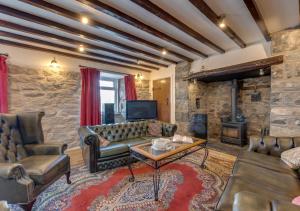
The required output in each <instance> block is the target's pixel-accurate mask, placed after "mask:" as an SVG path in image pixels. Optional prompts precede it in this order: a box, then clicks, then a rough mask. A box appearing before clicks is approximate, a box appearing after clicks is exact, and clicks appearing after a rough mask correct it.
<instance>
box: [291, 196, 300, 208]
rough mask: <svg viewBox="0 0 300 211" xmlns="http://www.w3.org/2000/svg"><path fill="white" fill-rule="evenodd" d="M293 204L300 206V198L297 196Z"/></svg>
mask: <svg viewBox="0 0 300 211" xmlns="http://www.w3.org/2000/svg"><path fill="white" fill-rule="evenodd" d="M292 203H293V204H295V205H298V206H300V196H297V197H296V198H294V199H293V201H292Z"/></svg>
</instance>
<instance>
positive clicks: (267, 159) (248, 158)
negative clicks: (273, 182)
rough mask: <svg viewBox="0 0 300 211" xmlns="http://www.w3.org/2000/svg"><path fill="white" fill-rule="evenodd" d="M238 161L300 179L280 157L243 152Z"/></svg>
mask: <svg viewBox="0 0 300 211" xmlns="http://www.w3.org/2000/svg"><path fill="white" fill-rule="evenodd" d="M238 160H240V161H243V162H246V163H250V164H253V165H257V166H260V167H263V168H267V169H270V170H273V171H277V172H282V173H286V174H290V175H293V176H295V177H298V175H297V173H296V172H295V171H293V170H292V169H290V168H289V167H288V165H286V164H285V163H284V162H283V161H282V160H281V159H280V158H279V157H274V156H266V155H264V154H260V153H256V152H248V151H241V152H240V153H239V156H238Z"/></svg>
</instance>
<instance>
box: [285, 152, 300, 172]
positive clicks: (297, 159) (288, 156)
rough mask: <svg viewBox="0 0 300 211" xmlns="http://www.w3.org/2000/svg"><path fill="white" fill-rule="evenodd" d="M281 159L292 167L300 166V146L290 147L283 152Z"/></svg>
mask: <svg viewBox="0 0 300 211" xmlns="http://www.w3.org/2000/svg"><path fill="white" fill-rule="evenodd" d="M281 160H282V161H283V162H285V163H286V164H287V165H288V166H290V167H291V168H292V169H298V168H300V147H296V148H293V149H289V150H286V151H284V152H283V153H281Z"/></svg>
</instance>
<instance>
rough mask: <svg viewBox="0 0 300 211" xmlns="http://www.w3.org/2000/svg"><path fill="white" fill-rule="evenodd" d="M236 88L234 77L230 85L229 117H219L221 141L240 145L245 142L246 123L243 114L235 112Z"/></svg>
mask: <svg viewBox="0 0 300 211" xmlns="http://www.w3.org/2000/svg"><path fill="white" fill-rule="evenodd" d="M238 90H239V88H238V83H237V79H234V80H233V81H232V87H231V117H228V118H222V119H221V121H222V124H221V125H222V127H221V142H223V143H230V144H235V145H239V146H241V147H242V146H244V145H245V144H247V138H246V137H247V135H246V133H247V123H246V119H245V118H244V116H243V114H242V113H238V112H237V93H238Z"/></svg>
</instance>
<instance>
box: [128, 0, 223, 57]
mask: <svg viewBox="0 0 300 211" xmlns="http://www.w3.org/2000/svg"><path fill="white" fill-rule="evenodd" d="M131 1H132V2H133V3H135V4H137V5H139V6H140V7H142V8H144V9H145V10H147V11H148V12H150V13H152V14H154V15H156V16H157V17H159V18H161V19H162V20H164V21H165V22H167V23H169V24H171V25H172V26H174V27H176V28H178V29H179V30H181V31H183V32H184V33H186V34H188V35H189V36H191V37H193V38H195V39H196V40H198V41H199V42H201V43H203V44H205V45H206V46H208V47H210V48H211V49H213V50H215V51H217V52H219V53H225V50H224V49H222V48H221V47H220V46H218V45H216V44H215V43H213V42H212V41H210V40H209V39H207V38H205V37H204V36H203V35H201V34H200V33H199V32H197V31H195V30H194V29H192V28H191V27H189V26H187V25H186V24H184V23H183V22H181V21H180V20H178V19H177V18H175V17H174V16H172V15H170V14H169V13H167V12H166V11H165V10H163V9H162V8H160V7H159V6H157V5H156V4H153V3H152V2H151V1H149V0H131Z"/></svg>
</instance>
